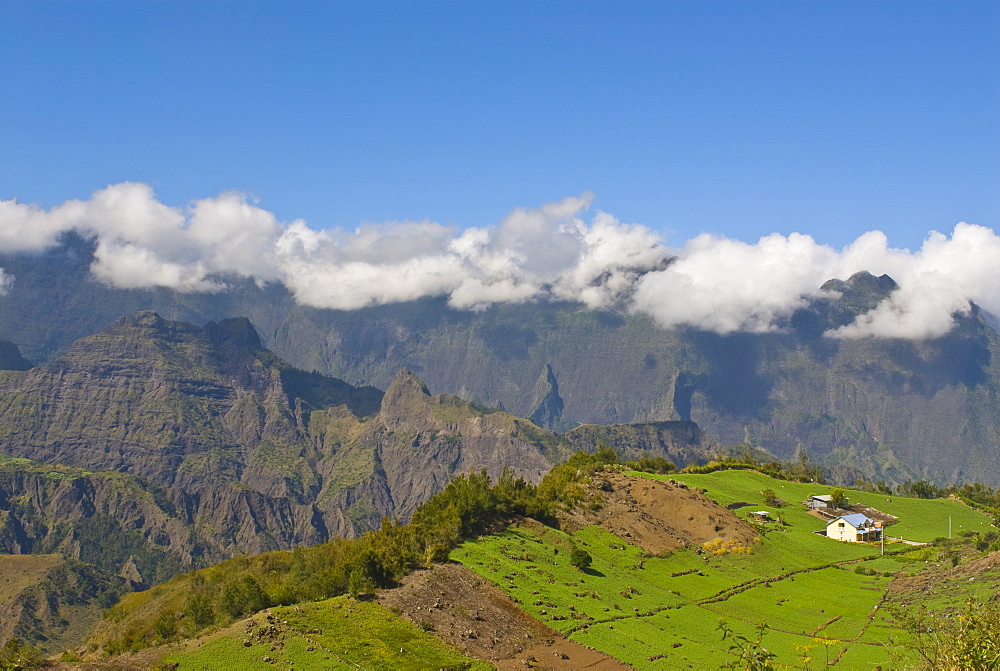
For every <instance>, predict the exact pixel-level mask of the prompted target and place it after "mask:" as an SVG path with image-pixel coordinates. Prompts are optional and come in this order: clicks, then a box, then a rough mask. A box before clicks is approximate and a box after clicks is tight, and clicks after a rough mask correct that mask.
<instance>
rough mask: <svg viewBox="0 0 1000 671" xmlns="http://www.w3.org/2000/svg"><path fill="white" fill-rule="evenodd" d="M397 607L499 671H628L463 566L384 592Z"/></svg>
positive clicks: (414, 577) (382, 599)
mask: <svg viewBox="0 0 1000 671" xmlns="http://www.w3.org/2000/svg"><path fill="white" fill-rule="evenodd" d="M378 601H379V603H381V604H383V605H385V606H387V607H389V608H394V609H396V610H397V611H399V612H400V613H401V614H402V615H403V617H405V618H407V619H408V620H410V621H411V622H413V623H414V624H416V625H417V626H419V627H422V628H424V629H428V630H433V632H434V634H436V635H437V636H438V637H439V638H441V640H443V641H445V642H446V643H449V644H450V645H453V646H455V647H456V648H458V649H459V650H461V651H463V652H464V653H465V654H467V655H469V656H472V657H476V658H477V659H482V660H484V661H487V662H491V663H492V664H494V665H495V666H496V667H497V668H499V669H524V668H538V669H600V670H602V671H604V670H607V671H610V670H612V669H627V668H629V667H628V666H625V665H624V664H622V663H621V662H619V661H618V660H616V659H614V658H612V657H609V656H607V655H605V654H604V653H600V652H597V651H596V650H591V649H590V648H587V647H585V646H583V645H581V644H579V643H576V642H574V641H570V640H569V639H567V638H565V637H564V636H563V635H562V634H560V633H559V632H557V631H555V630H553V629H550V628H549V627H547V626H545V625H544V624H542V623H541V622H539V621H538V620H536V619H534V618H532V617H531V616H530V615H528V614H527V613H525V612H524V611H523V610H521V608H520V607H519V606H518V605H517V604H516V603H514V602H513V601H512V600H511V599H510V597H508V596H507V595H506V594H504V593H503V592H502V591H501V590H500V589H498V588H497V587H496V586H495V585H493V584H492V583H489V582H488V581H486V580H484V579H483V578H480V577H479V576H478V575H476V574H475V573H473V572H472V571H470V570H469V569H467V568H465V567H464V566H460V565H458V564H436V565H434V566H433V567H431V568H429V569H424V570H420V571H415V572H414V573H411V574H410V575H408V576H407V577H406V578H404V579H403V583H402V585H401V586H399V587H397V588H395V589H390V590H384V591H382V592H381V593H379V596H378Z"/></svg>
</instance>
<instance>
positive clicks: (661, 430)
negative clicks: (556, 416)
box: [564, 421, 718, 468]
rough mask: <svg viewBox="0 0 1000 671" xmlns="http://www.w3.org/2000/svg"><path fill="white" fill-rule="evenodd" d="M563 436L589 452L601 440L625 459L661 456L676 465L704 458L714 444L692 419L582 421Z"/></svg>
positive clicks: (691, 462) (707, 455)
mask: <svg viewBox="0 0 1000 671" xmlns="http://www.w3.org/2000/svg"><path fill="white" fill-rule="evenodd" d="M564 436H565V438H566V439H567V440H568V441H570V442H571V443H572V444H573V445H574V446H575V447H576V448H577V449H580V450H584V451H586V452H593V451H595V450H596V449H597V447H598V445H599V444H603V445H604V446H605V447H609V448H611V449H613V450H614V451H616V452H618V454H619V455H621V456H622V457H623V458H625V459H639V458H640V457H643V456H652V457H656V456H661V457H664V458H666V459H667V460H669V461H672V462H673V463H674V464H676V465H677V466H678V467H679V468H683V467H684V466H687V465H689V464H694V463H700V462H704V461H706V460H708V459H709V458H710V457H711V455H712V454H713V452H714V450H715V449H716V448H717V447H718V444H717V443H716V442H715V441H713V440H712V439H711V438H710V437H709V436H707V435H706V434H705V433H704V432H703V431H702V430H701V429H700V428H699V427H698V425H697V424H695V423H694V422H680V421H678V422H646V423H641V424H612V425H608V426H601V425H596V424H584V425H581V426H578V427H577V428H575V429H572V430H571V431H567V432H566V433H565V434H564Z"/></svg>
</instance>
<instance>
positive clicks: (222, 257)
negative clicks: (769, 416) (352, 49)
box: [0, 182, 1000, 338]
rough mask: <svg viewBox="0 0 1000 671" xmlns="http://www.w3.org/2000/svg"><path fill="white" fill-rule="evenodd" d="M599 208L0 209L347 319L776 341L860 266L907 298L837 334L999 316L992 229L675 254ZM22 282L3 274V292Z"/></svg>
mask: <svg viewBox="0 0 1000 671" xmlns="http://www.w3.org/2000/svg"><path fill="white" fill-rule="evenodd" d="M592 202H593V195H592V194H589V193H585V194H583V195H581V196H578V197H570V198H564V199H563V200H560V201H557V202H554V203H549V204H546V205H543V206H541V207H537V208H517V209H515V210H513V211H512V212H511V213H510V214H509V215H508V216H507V217H505V218H504V219H503V220H502V221H501V222H500V223H499V224H498V225H496V226H491V227H482V228H466V229H456V228H453V227H447V226H443V225H441V224H438V223H435V222H431V221H404V222H388V223H384V224H368V225H364V226H361V227H359V228H357V229H356V230H354V231H344V230H340V229H334V230H314V229H311V228H309V227H308V226H307V225H306V223H305V222H304V221H301V220H296V221H293V222H291V223H283V222H279V221H278V220H277V218H276V217H275V216H274V215H273V214H272V213H271V212H268V211H267V210H264V209H262V208H260V207H258V206H257V205H255V204H253V203H251V202H249V201H248V199H247V197H246V196H244V195H242V194H239V193H223V194H220V195H218V196H216V197H214V198H205V199H202V200H196V201H193V202H192V203H190V204H189V205H187V206H186V207H183V208H180V207H172V206H168V205H165V204H163V203H161V202H159V201H158V200H157V199H156V196H155V194H154V193H153V191H152V189H151V188H150V187H149V186H148V185H146V184H141V183H132V182H126V183H121V184H115V185H111V186H109V187H107V188H105V189H102V190H100V191H97V192H95V193H94V194H93V195H92V196H91V197H90V198H89V199H88V200H70V201H67V202H65V203H62V204H61V205H57V206H54V207H52V208H49V209H43V208H40V207H37V206H34V205H28V204H23V203H19V202H17V201H15V200H8V201H4V200H0V252H4V253H23V252H37V251H41V250H43V249H46V248H48V247H51V246H53V245H56V244H57V243H58V239H59V236H60V235H61V234H63V233H64V232H66V231H76V232H78V233H80V234H82V235H84V236H88V237H91V238H94V239H95V240H96V252H95V259H94V262H93V264H92V265H91V272H92V274H93V276H94V277H95V278H96V279H98V280H100V281H101V282H103V283H105V284H107V285H108V286H112V287H117V288H132V289H134V288H151V287H169V288H172V289H175V290H178V291H184V292H215V291H224V290H226V288H227V281H232V278H233V277H243V278H250V279H253V280H255V281H256V282H258V283H261V284H263V283H268V282H280V283H282V284H284V285H285V286H286V287H287V288H288V289H289V291H291V292H292V294H293V295H294V297H295V299H296V300H297V301H298V302H299V303H301V304H304V305H309V306H312V307H318V308H335V309H347V310H350V309H357V308H361V307H364V306H368V305H374V304H381V303H392V302H399V301H408V300H414V299H417V298H422V297H425V296H446V297H447V298H448V302H449V304H450V305H451V306H453V307H455V308H458V309H474V310H476V309H483V308H485V307H487V306H489V305H491V304H494V303H518V302H525V301H535V300H565V301H574V302H578V303H580V304H582V305H583V306H586V307H588V308H610V307H617V308H625V309H628V310H631V311H634V312H639V313H645V314H648V315H650V316H651V317H652V318H654V319H655V320H656V321H657V322H658V323H659V324H661V325H662V326H664V327H674V326H690V327H694V328H699V329H704V330H709V331H714V332H717V333H732V332H736V331H747V332H754V333H761V332H768V331H774V330H778V329H780V328H781V325H782V324H783V323H785V322H786V321H787V319H788V318H789V316H790V315H791V314H792V313H793V312H794V311H795V310H797V309H799V308H801V307H803V306H805V305H807V304H808V302H809V300H810V299H813V298H816V297H818V296H820V289H819V287H820V286H821V285H822V284H823V283H824V282H825V281H826V280H829V279H831V278H847V277H849V276H850V275H852V274H854V273H855V272H858V271H861V270H867V271H869V272H872V273H874V274H876V275H880V274H883V273H884V274H888V275H890V276H891V277H892V278H893V279H895V280H896V282H897V283H898V284H899V286H900V288H899V290H898V291H896V292H894V293H893V294H892V295H891V296H890V297H889V298H888V299H886V300H885V301H883V302H882V303H881V304H880V305H878V306H877V307H876V308H875V309H874V310H872V311H871V312H869V313H867V314H864V315H862V316H861V317H859V318H858V319H857V320H856V321H855V322H854V323H852V324H849V325H847V326H844V327H842V328H840V329H837V330H836V331H834V332H831V333H829V334H828V335H829V336H830V337H836V338H854V337H864V336H879V337H901V338H924V337H934V336H939V335H943V334H944V333H946V332H947V331H948V330H950V329H951V328H952V326H953V325H954V315H956V314H965V313H968V312H969V310H970V309H971V306H970V301H974V302H975V303H977V304H979V305H981V306H982V307H984V308H985V309H987V310H988V311H990V312H992V313H995V314H1000V274H998V273H997V272H996V269H997V268H998V267H1000V237H998V236H997V235H996V233H994V232H993V231H992V230H991V229H988V228H985V227H982V226H975V225H970V224H965V223H959V224H958V225H956V226H955V228H954V231H953V232H952V234H951V236H950V237H948V236H946V235H942V234H940V233H937V232H933V233H931V234H930V235H929V236H928V237H927V239H926V240H925V242H924V244H923V245H922V247H921V248H920V249H919V250H917V251H915V252H911V251H909V250H905V249H894V248H891V247H890V246H889V242H888V240H887V239H886V237H885V235H884V234H882V233H881V232H878V231H872V232H869V233H866V234H864V235H862V236H861V237H860V238H858V239H857V240H856V241H855V242H853V243H852V244H851V245H849V246H847V247H845V248H844V249H841V250H836V249H834V248H832V247H829V246H827V245H823V244H820V243H817V242H816V241H815V240H814V239H813V238H811V237H810V236H808V235H802V234H798V233H793V234H791V235H788V236H784V235H779V234H772V235H769V236H766V237H763V238H761V239H760V240H758V241H757V242H756V243H753V244H750V243H745V242H740V241H737V240H730V239H727V238H723V237H717V236H713V235H709V234H703V235H700V236H698V237H696V238H694V239H692V240H690V241H688V242H687V243H686V244H685V245H684V246H683V247H680V248H676V249H675V248H672V247H669V246H667V245H666V244H665V243H664V242H663V241H662V240H661V239H660V237H659V236H658V235H657V234H656V233H654V232H653V231H651V230H650V229H648V228H646V227H644V226H640V225H636V224H626V223H623V222H621V221H619V220H618V219H616V218H615V217H613V216H611V215H610V214H607V213H605V212H600V211H597V212H595V213H594V214H592V215H591V216H589V218H585V213H587V212H588V211H589V210H590V207H591V204H592ZM13 280H14V278H13V277H12V276H11V275H10V274H9V273H5V272H4V271H3V269H0V295H3V294H5V293H6V292H7V291H8V290H9V287H10V286H11V282H12V281H13Z"/></svg>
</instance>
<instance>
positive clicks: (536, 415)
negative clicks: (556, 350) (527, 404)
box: [528, 364, 565, 429]
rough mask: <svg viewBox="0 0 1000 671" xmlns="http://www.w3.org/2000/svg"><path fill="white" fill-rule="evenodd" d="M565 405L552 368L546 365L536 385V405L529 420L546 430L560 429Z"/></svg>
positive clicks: (529, 415)
mask: <svg viewBox="0 0 1000 671" xmlns="http://www.w3.org/2000/svg"><path fill="white" fill-rule="evenodd" d="M564 405H565V404H564V403H563V400H562V397H561V396H560V395H559V382H558V381H557V380H556V374H555V373H553V372H552V366H551V365H549V364H545V368H544V370H542V374H541V376H539V378H538V382H536V383H535V394H534V403H533V406H532V410H531V412H530V413H529V414H528V419H530V420H531V421H532V422H534V423H535V424H537V425H538V426H543V427H545V428H546V429H558V428H560V426H561V424H562V413H563V407H564Z"/></svg>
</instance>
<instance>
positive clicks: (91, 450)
mask: <svg viewBox="0 0 1000 671" xmlns="http://www.w3.org/2000/svg"><path fill="white" fill-rule="evenodd" d="M0 426H2V427H3V429H2V430H0V454H5V455H9V456H10V457H17V458H19V459H20V460H22V461H18V460H10V459H7V460H6V461H5V462H0V463H2V464H5V465H6V468H0V515H2V518H0V523H2V526H0V543H2V544H3V549H4V550H6V551H7V552H15V553H27V552H34V553H37V552H52V551H59V552H62V553H64V554H66V555H67V556H72V557H79V558H80V559H82V560H84V561H90V562H91V563H94V564H95V565H98V566H101V567H102V568H104V569H105V570H109V571H111V572H112V573H117V572H121V571H125V572H126V573H128V574H129V575H131V576H132V577H133V579H134V580H136V581H142V582H146V583H151V582H157V581H158V580H160V579H161V578H162V577H164V573H165V572H167V573H169V570H176V569H178V568H180V567H182V566H191V565H204V564H206V563H210V562H214V561H218V560H220V559H222V558H225V557H228V556H232V555H233V554H235V553H259V552H264V551H267V550H274V549H280V548H288V547H292V546H295V545H303V544H306V545H309V544H315V543H319V542H322V541H325V540H327V539H329V538H330V537H332V536H352V535H355V534H357V533H359V532H362V531H365V530H367V529H369V528H373V527H376V526H378V525H379V523H380V520H381V519H382V517H384V516H388V517H390V518H400V519H407V518H408V517H409V516H410V514H411V513H412V512H413V510H414V509H415V508H416V506H417V505H419V504H420V503H421V502H423V501H424V500H426V499H427V498H428V497H429V496H431V495H432V494H434V493H436V492H437V491H440V490H441V489H442V488H443V487H444V486H445V485H446V484H447V482H448V480H450V479H451V477H453V476H454V475H455V474H457V473H461V472H466V471H470V470H479V469H481V468H485V469H487V471H488V472H489V473H490V475H491V476H493V477H494V478H496V477H499V475H500V473H501V472H502V470H503V468H504V467H510V468H513V469H514V471H515V473H517V475H519V476H523V477H526V478H528V479H530V480H533V481H537V480H539V479H540V478H541V476H542V474H544V473H545V472H546V471H547V470H548V468H549V467H550V466H551V460H552V459H556V458H560V457H562V456H565V454H566V453H567V451H568V449H569V445H568V443H566V442H565V441H561V439H559V438H558V437H557V436H556V435H555V434H553V433H551V432H547V431H543V430H541V429H539V428H538V427H535V426H534V425H531V423H530V422H527V421H526V420H523V419H520V418H516V417H513V416H511V415H508V414H507V413H503V412H498V411H494V410H488V409H483V408H479V407H476V406H473V405H472V404H469V403H467V402H465V401H463V400H462V399H460V398H458V397H457V396H452V395H449V394H440V395H436V396H432V395H431V394H430V392H429V391H428V389H427V387H426V386H425V385H424V383H423V382H422V381H421V380H420V379H419V378H417V377H416V376H415V375H414V374H413V373H412V372H410V371H408V370H402V371H400V372H399V373H398V375H397V376H396V378H395V379H394V381H393V383H392V384H391V385H390V386H389V388H388V390H387V392H386V393H385V394H383V393H382V392H380V391H378V390H376V389H374V388H371V387H363V388H357V387H353V386H351V385H349V384H347V383H345V382H343V381H340V380H336V379H333V378H329V377H325V376H322V375H319V374H317V373H307V372H305V371H301V370H297V369H294V368H292V367H291V366H289V365H288V364H287V363H285V362H283V361H281V360H280V359H279V358H278V357H276V356H274V355H273V354H272V353H270V352H269V351H267V350H266V349H263V348H262V347H261V343H260V339H259V337H258V336H257V333H256V332H255V331H254V329H253V327H252V326H251V325H250V324H249V322H248V321H247V320H245V319H232V320H226V321H223V322H219V323H209V324H208V325H207V326H205V327H204V328H198V327H195V326H193V325H191V324H185V323H180V322H172V321H168V320H165V319H163V318H161V317H160V316H159V315H157V314H155V313H152V312H140V313H136V314H134V315H130V316H129V317H126V318H124V319H121V320H119V321H118V322H116V323H115V324H113V325H112V326H110V327H109V328H107V329H105V330H104V331H102V332H101V333H99V334H97V335H95V336H91V337H89V338H84V339H82V340H80V341H78V342H77V343H76V344H74V346H73V347H72V348H71V349H70V351H69V352H68V353H67V354H66V355H65V356H64V357H61V358H60V359H58V360H56V361H54V362H53V363H51V364H47V365H44V366H40V367H37V368H33V369H31V370H29V371H26V372H23V373H11V374H8V375H7V376H6V377H3V376H0ZM23 460H32V462H31V463H30V464H27V465H26V464H25V463H23ZM49 464H60V465H65V466H59V467H54V466H53V467H52V468H54V469H55V470H52V471H51V472H50V471H48V470H46V469H47V468H48V466H47V465H49ZM15 501H16V502H17V503H16V505H15V503H14V502H15ZM97 532H103V533H106V534H112V535H118V536H121V538H120V539H119V542H118V544H119V545H124V546H127V547H129V548H132V550H134V552H133V551H130V552H125V553H117V554H113V555H106V554H101V553H99V552H97V548H96V547H94V546H92V545H88V543H89V541H90V540H91V539H92V536H93V535H94V534H95V533H97ZM140 550H141V552H139V551H140ZM137 552H138V553H139V555H137V556H133V555H136V553H137ZM88 553H89V554H88ZM136 574H138V576H139V577H135V576H136Z"/></svg>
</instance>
